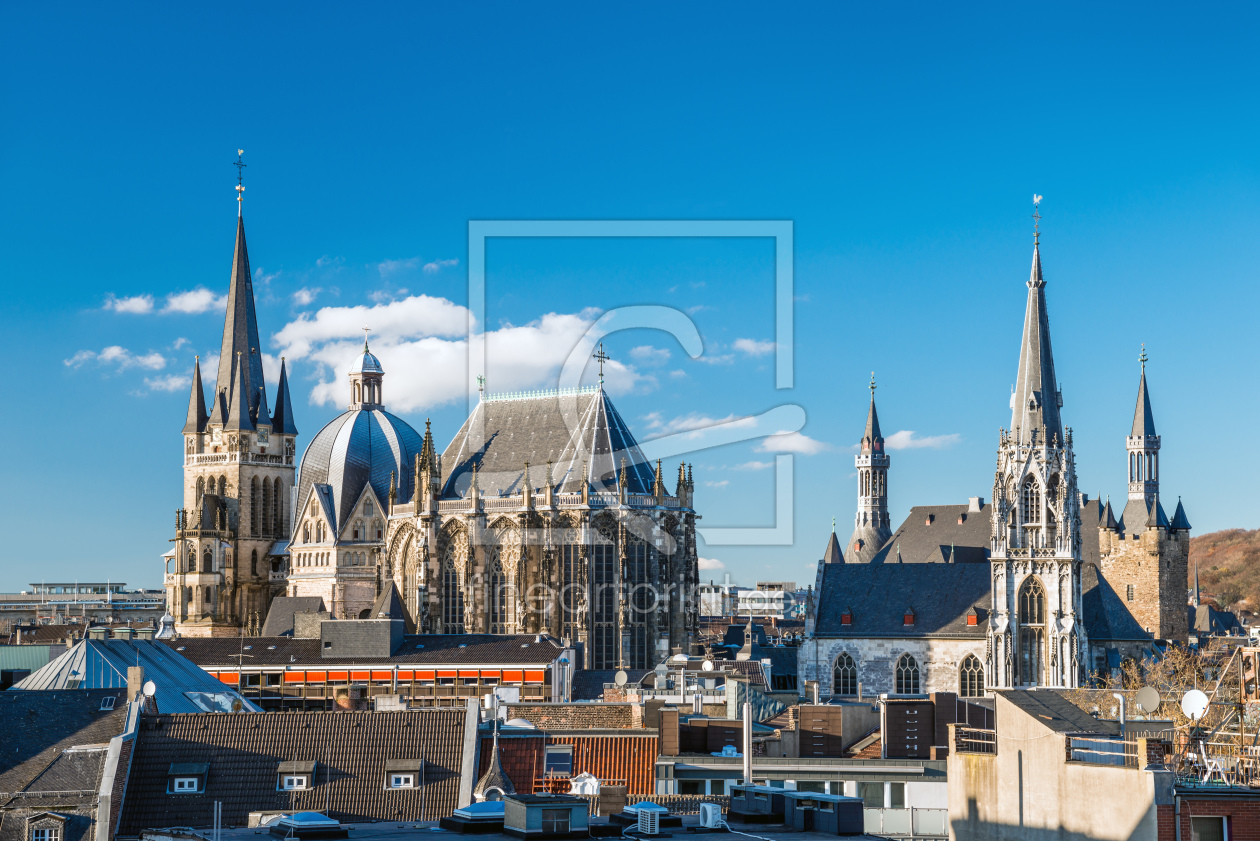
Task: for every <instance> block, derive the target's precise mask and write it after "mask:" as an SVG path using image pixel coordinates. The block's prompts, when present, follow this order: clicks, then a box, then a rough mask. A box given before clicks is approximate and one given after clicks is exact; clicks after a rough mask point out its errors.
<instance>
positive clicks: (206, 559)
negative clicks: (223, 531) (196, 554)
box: [201, 547, 214, 572]
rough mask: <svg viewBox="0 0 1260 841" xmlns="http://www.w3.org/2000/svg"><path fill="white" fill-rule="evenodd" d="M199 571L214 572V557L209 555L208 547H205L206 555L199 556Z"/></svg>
mask: <svg viewBox="0 0 1260 841" xmlns="http://www.w3.org/2000/svg"><path fill="white" fill-rule="evenodd" d="M201 571H202V572H214V556H213V555H211V554H210V548H209V547H206V553H205V554H204V555H202V556H201Z"/></svg>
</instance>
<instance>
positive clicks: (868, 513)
mask: <svg viewBox="0 0 1260 841" xmlns="http://www.w3.org/2000/svg"><path fill="white" fill-rule="evenodd" d="M869 388H870V390H871V405H870V407H869V408H868V409H867V411H866V428H865V429H864V430H863V432H862V442H861V451H860V452H859V453H858V454H857V455H856V456H854V458H853V463H854V466H856V467H857V475H858V506H857V514H856V515H855V516H854V519H853V536H852V537H850V538H849V545H848V552H849V558H848V562H849V563H857V564H865V563H869V562H870V561H871V559H872V558H874V557H875V554H876V553H877V552H878V551H879V550H880V549H881V548H882V547H883V545H884V544H885V543H887V542H888V539H889V538H890V537H892V519H891V517H890V516H889V513H888V468H889V465H890V464H891V461H892V460H891V459H890V458H889V457H888V454H887V453H886V452H884V436H883V433H881V432H880V429H879V412H878V411H876V409H875V388H876V385H875V372H874V371H872V372H871V383H870V386H869ZM832 540H833V541H834V540H835V537H834V536H833V537H832Z"/></svg>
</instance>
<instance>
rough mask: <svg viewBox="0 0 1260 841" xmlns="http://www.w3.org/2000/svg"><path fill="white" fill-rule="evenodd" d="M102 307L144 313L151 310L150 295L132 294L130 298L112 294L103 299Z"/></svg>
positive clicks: (131, 312) (132, 313)
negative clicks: (117, 296) (103, 304)
mask: <svg viewBox="0 0 1260 841" xmlns="http://www.w3.org/2000/svg"><path fill="white" fill-rule="evenodd" d="M104 309H107V310H109V311H110V312H125V313H129V314H131V315H144V314H146V313H150V312H153V296H152V295H134V296H132V297H130V298H116V297H114V296H113V295H110V296H108V297H107V298H106V299H105V306H104Z"/></svg>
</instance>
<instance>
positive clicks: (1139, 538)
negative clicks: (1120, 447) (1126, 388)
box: [1098, 350, 1190, 644]
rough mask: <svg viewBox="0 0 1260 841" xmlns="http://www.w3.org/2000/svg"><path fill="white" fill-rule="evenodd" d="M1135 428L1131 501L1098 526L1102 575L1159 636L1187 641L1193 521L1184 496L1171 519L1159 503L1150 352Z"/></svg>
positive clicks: (1130, 447) (1130, 443)
mask: <svg viewBox="0 0 1260 841" xmlns="http://www.w3.org/2000/svg"><path fill="white" fill-rule="evenodd" d="M1140 361H1141V363H1142V378H1141V381H1140V382H1139V383H1138V396H1137V407H1136V408H1135V409H1134V412H1133V427H1132V429H1131V430H1130V431H1129V437H1128V438H1127V439H1126V441H1125V448H1126V450H1127V451H1128V457H1129V472H1128V477H1129V499H1128V502H1127V503H1126V505H1125V507H1124V513H1123V514H1121V516H1120V519H1119V520H1117V519H1116V517H1115V514H1114V512H1113V511H1112V510H1111V504H1110V503H1108V504H1107V507H1106V508H1105V509H1104V510H1103V513H1102V518H1101V520H1100V522H1099V527H1098V554H1099V562H1100V566H1101V568H1102V572H1103V575H1104V576H1105V577H1106V579H1107V581H1108V582H1109V583H1110V584H1111V586H1112V587H1113V588H1114V589H1115V591H1116V594H1117V595H1118V596H1119V597H1120V598H1121V599H1123V600H1124V603H1125V606H1126V607H1128V609H1129V612H1130V613H1132V614H1133V618H1134V619H1136V620H1137V621H1138V624H1140V625H1141V626H1142V627H1143V628H1145V629H1146V630H1147V631H1148V632H1149V633H1150V634H1152V635H1153V636H1154V637H1155V638H1156V639H1162V640H1168V641H1171V642H1180V643H1183V644H1184V643H1185V642H1186V641H1187V638H1188V634H1189V630H1188V627H1187V620H1188V616H1187V612H1186V602H1187V598H1186V578H1187V574H1188V568H1187V564H1188V559H1189V555H1190V521H1189V519H1188V518H1187V517H1186V512H1185V509H1184V508H1183V507H1182V505H1181V500H1177V509H1176V511H1175V512H1174V513H1173V518H1172V520H1171V521H1169V519H1168V516H1167V515H1166V514H1165V513H1164V508H1163V506H1162V505H1161V504H1160V501H1159V446H1160V439H1159V435H1158V434H1156V432H1155V416H1154V413H1153V412H1152V411H1151V397H1150V392H1149V391H1148V390H1147V387H1146V352H1145V350H1143V352H1142V356H1141V357H1140Z"/></svg>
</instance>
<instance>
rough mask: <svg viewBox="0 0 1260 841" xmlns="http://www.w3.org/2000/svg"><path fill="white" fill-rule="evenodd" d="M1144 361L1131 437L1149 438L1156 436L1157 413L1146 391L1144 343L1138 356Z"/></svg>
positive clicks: (1140, 360)
mask: <svg viewBox="0 0 1260 841" xmlns="http://www.w3.org/2000/svg"><path fill="white" fill-rule="evenodd" d="M1138 361H1139V362H1141V363H1142V379H1141V381H1140V382H1139V383H1138V397H1137V406H1136V407H1135V408H1134V410H1133V429H1132V430H1131V431H1130V432H1129V437H1130V438H1147V437H1151V436H1154V435H1155V434H1156V432H1155V415H1154V413H1152V412H1151V396H1150V395H1149V394H1147V392H1146V345H1142V355H1141V356H1139V357H1138Z"/></svg>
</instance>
